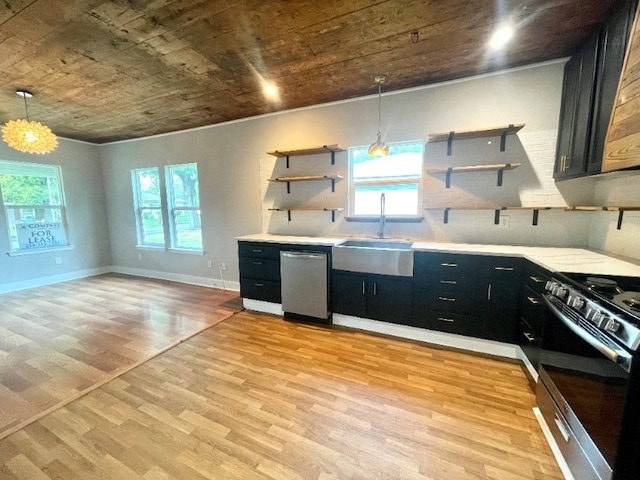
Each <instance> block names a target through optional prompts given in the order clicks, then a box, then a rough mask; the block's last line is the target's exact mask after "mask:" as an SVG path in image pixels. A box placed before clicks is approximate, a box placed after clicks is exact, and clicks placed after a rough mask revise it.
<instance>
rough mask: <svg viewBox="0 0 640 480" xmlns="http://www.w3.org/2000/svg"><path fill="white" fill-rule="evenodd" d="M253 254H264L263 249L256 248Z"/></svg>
mask: <svg viewBox="0 0 640 480" xmlns="http://www.w3.org/2000/svg"><path fill="white" fill-rule="evenodd" d="M251 251H252V252H253V253H262V249H261V248H254V249H252V250H251Z"/></svg>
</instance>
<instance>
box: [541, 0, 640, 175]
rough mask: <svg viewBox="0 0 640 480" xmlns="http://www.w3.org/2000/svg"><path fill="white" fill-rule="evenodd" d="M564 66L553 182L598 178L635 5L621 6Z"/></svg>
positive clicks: (633, 0) (634, 1)
mask: <svg viewBox="0 0 640 480" xmlns="http://www.w3.org/2000/svg"><path fill="white" fill-rule="evenodd" d="M622 4H623V7H621V8H616V9H615V11H612V12H611V15H610V16H609V17H608V18H607V20H606V22H605V24H604V25H603V26H602V28H601V29H600V30H599V31H598V32H596V33H594V35H592V36H591V37H590V38H589V39H588V40H587V41H586V42H585V43H584V44H583V45H582V47H581V48H580V49H579V50H578V51H577V52H576V53H575V54H574V55H573V56H572V57H571V59H570V60H569V61H568V62H567V65H566V66H565V71H564V82H563V86H562V105H561V108H560V121H559V124H558V143H557V147H556V161H555V166H554V171H553V178H555V179H556V180H564V179H568V178H576V177H581V176H585V175H593V174H596V173H600V171H601V168H602V157H603V152H604V143H605V139H606V134H607V129H608V126H609V119H610V116H611V111H612V109H613V105H614V102H615V97H616V90H617V87H618V81H619V79H620V73H621V71H622V65H623V61H624V55H625V50H626V46H627V42H628V39H629V34H630V29H631V24H632V23H633V15H634V13H635V7H636V4H637V0H627V1H624V2H622Z"/></svg>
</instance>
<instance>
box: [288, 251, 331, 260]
mask: <svg viewBox="0 0 640 480" xmlns="http://www.w3.org/2000/svg"><path fill="white" fill-rule="evenodd" d="M280 255H281V256H283V257H285V258H305V259H312V260H324V259H325V258H326V254H324V253H310V252H280Z"/></svg>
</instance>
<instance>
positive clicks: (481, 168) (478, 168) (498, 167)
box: [426, 163, 522, 188]
mask: <svg viewBox="0 0 640 480" xmlns="http://www.w3.org/2000/svg"><path fill="white" fill-rule="evenodd" d="M520 165H522V164H521V163H495V164H486V165H462V166H459V167H448V168H428V169H427V170H426V172H427V173H429V174H431V175H438V174H445V175H446V176H447V177H446V179H445V188H450V187H451V174H452V173H469V172H498V186H499V187H501V186H502V172H504V171H505V170H513V169H514V168H518V167H519V166H520Z"/></svg>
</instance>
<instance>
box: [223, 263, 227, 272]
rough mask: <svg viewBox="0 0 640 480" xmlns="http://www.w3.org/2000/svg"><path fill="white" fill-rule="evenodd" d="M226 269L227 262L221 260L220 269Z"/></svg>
mask: <svg viewBox="0 0 640 480" xmlns="http://www.w3.org/2000/svg"><path fill="white" fill-rule="evenodd" d="M226 269H227V262H222V270H226Z"/></svg>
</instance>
